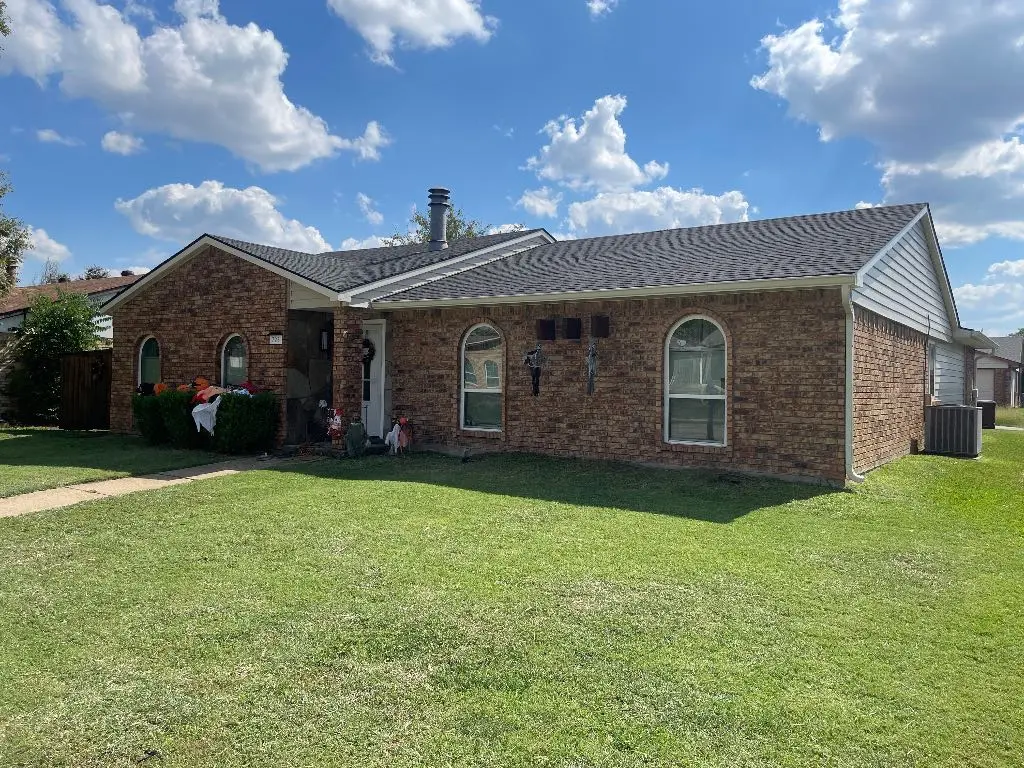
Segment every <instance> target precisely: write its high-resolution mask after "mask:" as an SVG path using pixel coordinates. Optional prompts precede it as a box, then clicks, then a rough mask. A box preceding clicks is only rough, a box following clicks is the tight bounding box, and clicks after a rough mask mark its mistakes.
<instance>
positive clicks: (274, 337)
mask: <svg viewBox="0 0 1024 768" xmlns="http://www.w3.org/2000/svg"><path fill="white" fill-rule="evenodd" d="M270 344H271V345H272V346H275V347H279V346H281V345H282V344H284V334H280V333H272V334H270Z"/></svg>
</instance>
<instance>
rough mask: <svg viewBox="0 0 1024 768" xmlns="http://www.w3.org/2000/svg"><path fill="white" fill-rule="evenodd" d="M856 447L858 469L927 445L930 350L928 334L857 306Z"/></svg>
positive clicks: (854, 438) (874, 465)
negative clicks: (926, 390) (913, 446)
mask: <svg viewBox="0 0 1024 768" xmlns="http://www.w3.org/2000/svg"><path fill="white" fill-rule="evenodd" d="M853 355H854V363H853V364H854V385H853V447H854V467H855V469H856V471H857V472H866V471H867V470H870V469H874V468H875V467H879V466H881V465H882V464H885V463H886V462H889V461H892V460H893V459H896V458H899V457H900V456H904V455H906V454H907V453H910V450H911V442H912V441H915V440H916V441H917V445H918V446H919V447H920V448H924V394H925V371H926V369H927V365H928V361H927V357H928V353H927V339H926V338H925V336H924V334H921V333H918V332H917V331H913V330H911V329H910V328H907V327H906V326H903V325H899V324H898V323H894V322H893V321H891V320H887V319H885V318H882V317H879V316H878V315H876V314H874V313H873V312H869V311H867V310H864V309H860V308H858V309H857V312H856V323H855V325H854V342H853Z"/></svg>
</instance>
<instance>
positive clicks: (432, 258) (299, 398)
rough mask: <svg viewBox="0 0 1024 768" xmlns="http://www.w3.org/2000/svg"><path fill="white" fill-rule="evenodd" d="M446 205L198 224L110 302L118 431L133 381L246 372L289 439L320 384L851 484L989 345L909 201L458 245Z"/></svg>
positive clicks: (127, 422) (488, 441)
mask: <svg viewBox="0 0 1024 768" xmlns="http://www.w3.org/2000/svg"><path fill="white" fill-rule="evenodd" d="M448 208H449V204H448V192H447V190H444V189H434V190H431V224H432V240H431V242H430V243H429V244H422V245H409V246H399V247H393V248H374V249H369V250H358V251H341V252H332V253H321V254H308V253H299V252H295V251H288V250H284V249H281V248H274V247H269V246H264V245H257V244H254V243H247V242H242V241H239V240H235V239H231V238H226V237H218V236H216V235H203V236H202V237H199V238H198V239H196V240H195V241H193V242H192V243H190V244H189V245H187V246H186V247H185V248H183V249H182V250H181V251H179V252H178V253H176V254H175V255H174V256H172V257H171V258H169V259H168V260H167V261H165V262H164V263H163V264H161V265H160V266H159V267H157V268H156V269H154V270H153V271H152V272H150V273H149V274H148V275H146V276H145V277H144V278H143V279H142V280H140V281H139V282H138V283H136V284H135V285H133V286H132V287H131V288H129V289H127V290H126V291H124V292H123V293H122V294H120V295H119V296H117V297H116V298H115V299H113V300H112V301H111V302H109V303H108V304H107V307H106V308H107V311H109V312H110V313H111V314H112V315H113V316H114V318H115V322H114V375H113V392H112V403H113V404H112V406H111V425H112V428H114V429H119V430H124V431H128V430H130V429H131V428H132V416H131V407H130V397H131V394H132V392H133V391H134V390H135V388H136V386H137V385H139V384H140V382H143V381H146V380H151V381H152V380H156V379H162V380H164V381H166V382H168V383H172V384H173V383H179V382H186V381H189V380H191V379H192V378H193V377H194V376H196V375H202V376H205V377H206V378H208V379H210V380H211V381H227V382H231V381H234V380H238V379H239V378H243V377H244V378H248V379H250V380H252V381H253V382H254V383H257V384H260V385H263V386H266V387H270V388H272V389H274V390H276V391H278V392H280V393H283V394H284V395H285V398H286V405H285V406H283V410H284V416H285V418H284V419H283V425H282V430H281V434H280V439H281V441H282V442H284V441H295V440H302V439H304V436H305V434H306V431H305V430H306V425H307V423H308V414H309V413H310V410H311V409H312V408H315V403H316V402H318V401H319V399H326V400H328V401H329V402H330V403H332V404H333V405H334V406H335V407H340V408H342V409H343V410H344V411H345V413H346V414H361V416H362V419H363V421H364V423H365V425H366V428H367V431H368V432H369V434H371V435H376V436H381V435H383V434H384V433H385V432H386V430H387V429H388V427H389V426H390V423H391V421H390V420H391V418H392V417H394V416H406V417H408V418H409V419H410V421H411V422H412V424H413V425H414V430H415V439H416V441H417V443H418V444H424V443H426V444H432V445H437V446H446V447H449V448H460V447H461V448H469V449H471V450H481V449H488V450H503V451H531V452H539V453H548V454H558V455H565V456H588V457H596V458H607V459H626V460H636V461H645V462H657V463H662V464H667V465H686V466H701V467H714V468H722V469H730V470H738V471H744V472H753V473H764V474H769V475H782V476H788V477H799V478H804V479H812V480H817V481H825V482H828V483H842V482H844V481H846V480H848V479H859V475H860V473H863V472H865V471H867V470H870V469H872V468H874V467H877V466H880V465H881V464H884V463H886V462H888V461H890V460H892V459H894V458H896V457H898V456H901V455H903V454H906V453H908V452H909V451H911V450H912V447H913V446H922V439H923V428H924V404H925V402H926V395H928V396H935V397H936V398H938V399H940V400H941V401H943V402H947V403H963V402H964V401H965V399H967V398H969V397H970V391H971V389H972V387H973V386H974V382H973V378H974V377H973V373H974V370H975V367H974V359H975V350H976V349H988V348H990V347H991V342H990V341H989V340H988V339H987V338H986V337H984V336H983V335H982V334H980V333H977V332H975V331H971V330H969V329H965V328H962V327H961V326H960V323H959V318H958V315H957V310H956V305H955V303H954V300H953V295H952V292H951V291H950V286H949V280H948V278H947V275H946V270H945V267H944V264H943V261H942V255H941V252H940V250H939V243H938V241H937V239H936V236H935V229H934V225H933V223H932V219H931V215H930V213H929V209H928V206H927V205H924V204H919V205H898V206H885V207H877V208H870V209H864V210H853V211H841V212H838V213H826V214H818V215H812V216H796V217H790V218H782V219H773V220H765V221H749V222H741V223H736V224H723V225H716V226H704V227H695V228H690V229H674V230H665V231H660V232H644V233H638V234H629V235H618V236H612V237H597V238H590V239H585V240H571V241H561V242H559V241H556V240H555V239H554V238H553V237H552V236H551V235H549V234H548V233H547V232H546V231H545V230H543V229H534V230H527V231H521V232H510V233H503V234H495V235H488V236H486V237H480V238H476V239H468V240H461V241H458V242H453V243H447V242H445V241H444V233H445V219H446V216H447V212H448ZM538 347H539V348H540V356H539V357H538V356H536V355H534V356H532V357H530V358H529V359H530V360H531V361H532V362H535V363H539V374H538V375H536V376H535V375H534V370H533V368H532V367H531V366H528V365H527V364H525V362H524V361H525V360H526V359H527V357H528V356H529V355H530V353H532V352H534V351H535V350H536V349H537V348H538ZM371 350H372V351H371ZM922 447H923V446H922Z"/></svg>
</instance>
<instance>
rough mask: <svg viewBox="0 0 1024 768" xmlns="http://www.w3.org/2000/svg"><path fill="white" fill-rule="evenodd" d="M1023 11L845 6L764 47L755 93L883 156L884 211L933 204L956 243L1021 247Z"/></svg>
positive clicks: (974, 0) (974, 1)
mask: <svg viewBox="0 0 1024 768" xmlns="http://www.w3.org/2000/svg"><path fill="white" fill-rule="evenodd" d="M1022 40H1024V4H1021V3H1009V2H989V1H988V0H959V1H958V0H929V1H927V2H925V1H924V0H920V1H916V2H909V1H908V2H892V1H891V0H839V4H838V7H837V8H836V10H835V12H834V14H833V15H832V16H831V17H829V18H828V19H827V20H822V19H811V20H809V21H807V22H805V23H803V24H800V25H799V26H796V27H794V28H792V29H787V30H785V31H783V32H781V33H779V34H770V35H768V36H766V37H765V38H764V39H763V40H762V45H763V49H764V51H765V52H766V53H767V56H768V69H767V70H766V71H765V72H764V73H763V74H761V75H759V76H757V77H755V78H753V80H752V81H751V82H752V85H753V86H754V87H755V88H759V89H761V90H764V91H767V92H769V93H772V94H775V95H777V96H779V97H780V98H782V99H784V100H785V101H786V103H787V104H788V106H789V111H790V114H792V115H793V116H794V117H796V118H798V119H801V120H804V121H807V122H809V123H813V124H815V125H817V126H818V128H819V132H820V135H821V138H822V140H824V141H830V140H833V139H838V138H843V137H855V138H860V139H864V140H867V141H868V142H870V143H871V144H872V145H874V147H875V148H876V149H877V151H878V153H879V156H880V160H881V165H882V169H883V172H884V174H883V177H882V186H883V189H884V190H885V199H886V201H887V202H898V201H911V200H929V201H931V202H932V204H933V211H934V212H935V216H936V220H937V224H938V226H939V229H940V235H942V237H943V238H944V240H945V241H946V242H947V243H950V244H958V243H970V242H977V241H979V240H983V239H985V238H987V237H991V236H1000V237H1009V238H1016V239H1024V147H1022V144H1021V132H1022V130H1024V88H1021V87H1020V83H1022V82H1024V45H1022V44H1021V41H1022Z"/></svg>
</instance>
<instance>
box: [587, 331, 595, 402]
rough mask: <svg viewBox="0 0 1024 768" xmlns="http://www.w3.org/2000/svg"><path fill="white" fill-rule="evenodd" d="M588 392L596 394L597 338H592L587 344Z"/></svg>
mask: <svg viewBox="0 0 1024 768" xmlns="http://www.w3.org/2000/svg"><path fill="white" fill-rule="evenodd" d="M586 365H587V394H588V395H592V394H594V379H595V378H596V377H597V340H596V339H591V340H590V344H589V345H588V346H587V360H586Z"/></svg>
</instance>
